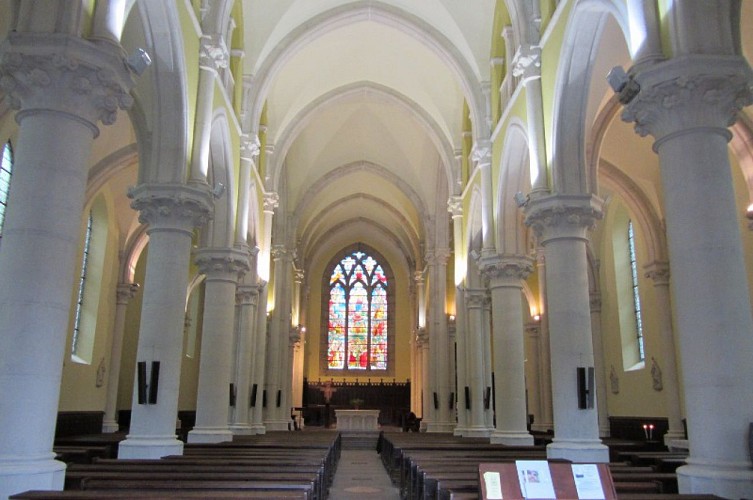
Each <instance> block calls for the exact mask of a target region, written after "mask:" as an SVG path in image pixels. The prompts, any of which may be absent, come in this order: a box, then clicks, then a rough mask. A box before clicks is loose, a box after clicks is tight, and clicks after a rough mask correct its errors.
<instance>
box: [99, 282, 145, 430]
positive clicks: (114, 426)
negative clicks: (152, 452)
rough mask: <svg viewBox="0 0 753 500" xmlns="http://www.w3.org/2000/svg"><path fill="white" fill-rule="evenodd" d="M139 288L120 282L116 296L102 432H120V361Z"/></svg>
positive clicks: (135, 284)
mask: <svg viewBox="0 0 753 500" xmlns="http://www.w3.org/2000/svg"><path fill="white" fill-rule="evenodd" d="M138 289H139V285H138V284H137V283H119V284H118V288H117V291H116V298H115V322H114V325H113V329H112V346H111V347H110V376H109V377H108V378H107V402H106V403H105V416H104V418H103V420H102V432H103V433H110V432H118V429H119V428H120V426H119V425H118V414H117V410H118V408H117V406H118V385H119V381H120V380H119V379H120V361H121V357H122V356H123V332H124V331H125V319H126V307H127V306H128V302H129V301H130V300H131V299H132V298H133V297H134V296H135V295H136V292H137V291H138Z"/></svg>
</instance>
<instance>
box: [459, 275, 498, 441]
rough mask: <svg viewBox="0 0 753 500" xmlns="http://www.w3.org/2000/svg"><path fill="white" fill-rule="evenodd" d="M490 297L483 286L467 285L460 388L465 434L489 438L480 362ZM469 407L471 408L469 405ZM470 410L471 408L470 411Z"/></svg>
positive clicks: (483, 348)
mask: <svg viewBox="0 0 753 500" xmlns="http://www.w3.org/2000/svg"><path fill="white" fill-rule="evenodd" d="M488 300H489V298H488V295H487V293H486V289H483V288H477V289H475V288H466V289H465V302H466V304H465V305H466V309H467V311H468V332H467V337H468V351H467V353H466V354H467V360H468V366H467V369H468V380H467V382H468V385H466V386H465V387H464V388H462V390H461V389H460V388H458V390H461V394H462V397H461V398H459V399H461V400H462V404H461V406H460V408H461V411H465V412H466V413H467V414H468V417H469V418H468V419H467V422H468V426H467V429H466V431H465V433H464V434H463V436H464V437H489V436H490V435H491V432H492V429H491V428H490V427H488V426H487V425H486V421H485V418H484V417H485V415H484V412H485V404H484V396H485V392H486V375H485V366H484V363H483V362H479V361H480V360H483V359H484V350H488V349H489V347H490V346H488V345H485V344H484V334H483V328H484V327H483V322H484V307H485V306H486V303H487V302H488ZM469 407H470V408H469ZM469 410H470V411H469Z"/></svg>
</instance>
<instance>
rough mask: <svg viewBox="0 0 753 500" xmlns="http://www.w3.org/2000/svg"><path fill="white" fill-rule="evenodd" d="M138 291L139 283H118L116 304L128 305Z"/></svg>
mask: <svg viewBox="0 0 753 500" xmlns="http://www.w3.org/2000/svg"><path fill="white" fill-rule="evenodd" d="M138 291H139V284H138V283H118V286H117V288H116V289H115V303H116V304H120V305H127V304H128V302H130V300H131V299H132V298H134V297H135V296H136V292H138Z"/></svg>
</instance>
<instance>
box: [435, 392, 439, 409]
mask: <svg viewBox="0 0 753 500" xmlns="http://www.w3.org/2000/svg"><path fill="white" fill-rule="evenodd" d="M434 409H435V410H438V409H439V396H437V393H436V392H435V393H434Z"/></svg>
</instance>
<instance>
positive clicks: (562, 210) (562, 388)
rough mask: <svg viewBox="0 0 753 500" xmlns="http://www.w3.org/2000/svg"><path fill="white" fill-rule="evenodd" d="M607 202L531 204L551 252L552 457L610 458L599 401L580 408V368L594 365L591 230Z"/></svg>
mask: <svg viewBox="0 0 753 500" xmlns="http://www.w3.org/2000/svg"><path fill="white" fill-rule="evenodd" d="M601 205H602V202H601V200H599V199H598V198H596V197H592V196H589V195H552V196H542V197H537V198H534V199H531V200H530V201H529V202H528V203H527V204H526V224H527V225H529V226H532V227H533V230H534V231H535V232H536V235H537V236H538V238H539V241H540V242H541V244H542V245H543V247H544V252H545V254H546V263H547V265H546V282H547V307H548V316H549V328H550V331H551V338H550V342H551V352H552V357H551V358H552V359H551V366H552V395H553V406H554V436H555V437H554V440H553V442H552V443H551V444H550V445H549V446H548V447H547V456H548V457H549V458H565V459H568V460H572V461H574V462H608V461H609V449H608V448H607V447H606V446H604V445H603V444H602V443H601V440H600V439H599V425H598V414H597V410H596V401H595V399H594V406H593V407H592V408H585V409H580V408H578V391H577V368H579V367H583V368H592V367H593V365H594V356H593V340H592V338H591V309H590V305H589V296H588V270H587V265H588V263H587V255H586V244H587V242H588V239H587V231H588V229H589V228H590V227H592V226H593V224H594V223H595V221H596V219H598V218H600V217H601V215H602V212H601Z"/></svg>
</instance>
